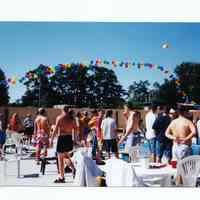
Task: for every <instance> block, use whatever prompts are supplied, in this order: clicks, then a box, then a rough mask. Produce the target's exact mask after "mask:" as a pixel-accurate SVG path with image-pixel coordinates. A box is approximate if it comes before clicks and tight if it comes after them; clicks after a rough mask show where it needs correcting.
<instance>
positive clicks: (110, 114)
mask: <svg viewBox="0 0 200 200" xmlns="http://www.w3.org/2000/svg"><path fill="white" fill-rule="evenodd" d="M112 115H113V111H112V110H107V112H106V118H107V117H112Z"/></svg>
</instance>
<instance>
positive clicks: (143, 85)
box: [128, 80, 150, 103]
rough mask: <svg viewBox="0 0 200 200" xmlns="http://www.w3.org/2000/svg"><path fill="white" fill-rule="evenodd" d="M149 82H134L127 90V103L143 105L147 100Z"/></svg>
mask: <svg viewBox="0 0 200 200" xmlns="http://www.w3.org/2000/svg"><path fill="white" fill-rule="evenodd" d="M149 86H150V83H149V81H147V80H146V81H139V82H136V81H134V82H133V84H131V85H130V86H129V88H128V95H129V101H133V102H138V103H145V102H148V100H149Z"/></svg>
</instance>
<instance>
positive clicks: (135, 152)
mask: <svg viewBox="0 0 200 200" xmlns="http://www.w3.org/2000/svg"><path fill="white" fill-rule="evenodd" d="M128 155H129V161H130V162H138V161H139V156H140V152H139V147H138V146H134V147H130V148H129V149H128Z"/></svg>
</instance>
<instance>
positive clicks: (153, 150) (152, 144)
mask: <svg viewBox="0 0 200 200" xmlns="http://www.w3.org/2000/svg"><path fill="white" fill-rule="evenodd" d="M148 144H149V151H150V153H151V154H154V155H155V154H156V138H152V139H148Z"/></svg>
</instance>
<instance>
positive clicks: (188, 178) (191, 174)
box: [177, 155, 200, 187]
mask: <svg viewBox="0 0 200 200" xmlns="http://www.w3.org/2000/svg"><path fill="white" fill-rule="evenodd" d="M177 175H180V176H181V178H182V181H183V186H185V187H195V186H196V183H197V178H198V176H199V175H200V156H197V155H195V156H189V157H187V158H184V159H183V160H180V161H179V162H178V165H177Z"/></svg>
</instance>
